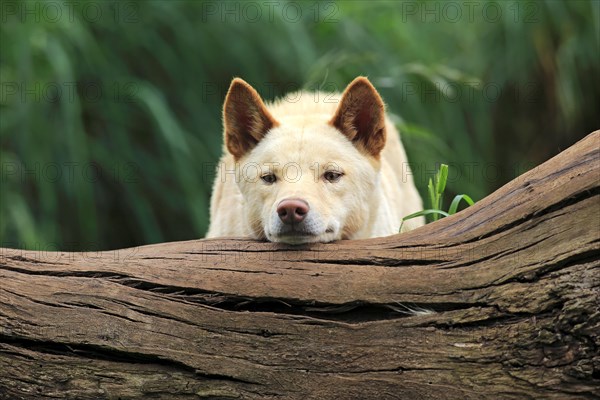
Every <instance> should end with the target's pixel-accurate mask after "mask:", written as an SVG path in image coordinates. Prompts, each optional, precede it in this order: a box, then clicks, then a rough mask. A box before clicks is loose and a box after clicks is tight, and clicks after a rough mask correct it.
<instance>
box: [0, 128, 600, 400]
mask: <svg viewBox="0 0 600 400" xmlns="http://www.w3.org/2000/svg"><path fill="white" fill-rule="evenodd" d="M599 187H600V132H599V131H596V132H594V133H592V134H590V135H588V136H587V137H586V138H585V139H583V140H582V141H580V142H579V143H577V144H576V145H574V146H573V147H571V148H569V149H567V150H565V151H563V152H562V153H561V154H559V155H558V156H556V157H554V158H553V159H551V160H549V161H547V162H546V163H544V164H542V165H540V166H539V167H537V168H535V169H533V170H531V171H529V172H527V173H525V174H524V175H522V176H520V177H519V178H517V179H515V180H514V181H512V182H510V183H509V184H507V185H506V186H504V187H502V188H501V189H499V190H498V191H496V192H495V193H493V194H492V195H490V196H488V197H487V198H485V199H483V200H481V201H480V202H478V203H477V204H476V205H475V206H472V207H470V208H468V209H466V210H465V211H462V212H460V213H458V214H456V215H454V216H451V217H448V218H445V219H443V220H441V221H438V222H436V223H433V224H430V225H427V226H425V227H422V228H420V229H418V230H416V231H412V232H409V233H406V234H402V235H395V236H390V237H386V238H378V239H370V240H362V241H342V242H337V243H332V244H318V245H311V246H303V247H292V246H286V245H279V244H272V243H261V242H253V241H248V240H241V239H234V238H231V239H219V240H195V241H187V242H175V243H163V244H158V245H152V246H144V247H138V248H132V249H123V250H117V251H109V252H96V253H66V252H44V251H24V250H15V249H0V399H11V400H12V399H38V398H39V399H49V398H61V399H62V398H68V399H148V398H164V399H188V398H189V399H238V398H239V399H271V398H273V399H274V398H277V399H456V398H461V399H484V398H488V399H499V398H503V399H504V398H506V399H523V398H530V399H539V398H547V399H565V398H572V399H591V398H597V396H600V389H599V388H600V355H599V350H598V349H599V348H600V347H599V346H600V343H599V342H600V311H599V303H600V300H599V299H600V273H599V272H600V271H599V270H600V268H599V266H600V257H599V255H600V228H599V227H600V197H599V194H600V190H599ZM414 311H421V312H418V313H415V312H414Z"/></svg>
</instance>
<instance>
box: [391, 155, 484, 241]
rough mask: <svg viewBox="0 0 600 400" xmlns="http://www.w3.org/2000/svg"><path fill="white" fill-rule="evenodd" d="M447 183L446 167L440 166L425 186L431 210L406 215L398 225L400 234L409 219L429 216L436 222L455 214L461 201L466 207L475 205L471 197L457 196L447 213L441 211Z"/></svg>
mask: <svg viewBox="0 0 600 400" xmlns="http://www.w3.org/2000/svg"><path fill="white" fill-rule="evenodd" d="M447 181H448V165H446V164H441V165H440V168H439V169H438V172H437V173H436V174H435V177H434V178H433V180H432V179H431V178H430V179H429V184H428V185H427V191H428V193H429V199H428V200H429V204H430V205H431V208H428V209H426V210H423V211H418V212H416V213H413V214H410V215H407V216H406V217H404V218H402V222H401V223H400V230H399V232H402V227H403V226H404V221H407V220H409V219H413V218H417V217H425V216H431V222H435V221H437V220H438V219H439V218H440V216H441V217H442V218H443V217H448V216H450V215H452V214H456V212H457V210H458V206H459V204H460V202H461V201H462V200H464V201H465V202H466V203H467V204H468V206H472V205H473V204H475V202H474V201H473V199H471V197H469V196H467V195H466V194H459V195H457V196H455V197H454V199H453V200H452V203H451V204H450V208H448V212H446V211H443V210H442V203H443V199H444V191H445V190H446V182H447Z"/></svg>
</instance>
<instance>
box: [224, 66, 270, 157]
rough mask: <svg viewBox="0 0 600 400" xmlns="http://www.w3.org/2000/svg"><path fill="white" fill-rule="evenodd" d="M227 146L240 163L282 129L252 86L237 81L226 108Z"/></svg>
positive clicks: (229, 95)
mask: <svg viewBox="0 0 600 400" xmlns="http://www.w3.org/2000/svg"><path fill="white" fill-rule="evenodd" d="M223 124H224V126H225V146H226V147H227V150H229V152H230V153H231V154H233V157H234V158H235V159H236V160H237V159H239V158H240V157H242V156H243V155H244V154H246V153H247V152H248V151H249V150H251V149H252V148H253V147H254V146H256V144H257V143H258V142H259V141H260V140H261V139H262V138H263V136H264V135H265V134H266V133H267V132H268V131H269V130H270V129H272V128H274V127H276V126H278V125H279V123H278V122H277V121H276V120H275V119H274V118H273V116H272V115H271V114H270V113H269V110H267V107H266V106H265V104H264V103H263V101H262V99H261V98H260V96H259V95H258V93H257V92H256V90H254V88H253V87H252V86H250V85H249V84H247V83H246V82H245V81H243V80H242V79H240V78H235V79H234V80H233V81H232V82H231V86H229V91H228V92H227V96H226V97H225V105H224V106H223Z"/></svg>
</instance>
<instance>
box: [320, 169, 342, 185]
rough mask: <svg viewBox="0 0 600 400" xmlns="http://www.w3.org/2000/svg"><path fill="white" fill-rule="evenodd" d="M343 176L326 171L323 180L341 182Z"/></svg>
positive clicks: (339, 173)
mask: <svg viewBox="0 0 600 400" xmlns="http://www.w3.org/2000/svg"><path fill="white" fill-rule="evenodd" d="M341 176H342V173H341V172H335V171H325V173H324V174H323V178H325V180H326V181H328V182H331V183H333V182H337V181H339V180H340V177H341Z"/></svg>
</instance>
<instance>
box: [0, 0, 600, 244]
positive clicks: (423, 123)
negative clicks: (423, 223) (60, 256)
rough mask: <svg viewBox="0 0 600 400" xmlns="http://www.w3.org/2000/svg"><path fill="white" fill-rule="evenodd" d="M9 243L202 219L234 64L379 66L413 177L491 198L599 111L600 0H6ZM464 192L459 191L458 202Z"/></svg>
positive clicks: (346, 71) (125, 234) (269, 92)
mask: <svg viewBox="0 0 600 400" xmlns="http://www.w3.org/2000/svg"><path fill="white" fill-rule="evenodd" d="M0 11H1V14H0V18H1V30H0V33H1V39H0V44H1V46H0V79H1V90H0V113H1V114H0V145H1V151H0V158H1V160H0V167H1V169H0V172H1V176H0V179H1V181H0V183H1V192H0V196H1V197H0V200H1V204H0V239H1V243H0V245H1V246H2V247H12V248H27V249H33V250H52V249H60V250H71V251H76V250H105V249H116V248H124V247H129V246H137V245H142V244H149V243H156V242H164V241H174V240H185V239H195V238H200V237H202V236H203V235H204V234H205V232H206V230H207V227H208V222H209V213H208V207H209V200H210V193H211V187H212V181H213V177H214V168H215V167H216V163H217V160H218V158H219V156H220V154H221V146H222V131H221V107H222V102H223V98H224V95H225V93H226V90H227V88H228V85H229V82H230V81H231V79H232V78H233V77H235V76H240V77H243V78H244V79H245V80H246V81H248V82H249V83H250V84H252V85H253V86H254V87H255V88H256V89H257V90H258V91H259V92H260V93H261V95H262V96H263V98H264V99H265V100H272V99H274V98H275V97H278V96H282V95H284V94H285V93H288V92H290V91H294V90H298V89H308V90H317V89H319V90H325V91H341V90H343V88H344V87H345V85H346V84H347V83H349V82H350V81H351V80H352V79H353V78H354V77H356V76H357V75H366V76H368V77H369V78H370V79H371V81H372V82H373V83H374V85H375V86H376V87H377V88H378V90H379V91H380V93H381V95H382V97H383V98H384V100H385V101H386V103H387V105H388V111H389V112H390V113H391V114H393V116H394V121H395V122H396V123H397V125H398V127H399V129H400V131H401V135H402V139H403V141H404V143H405V147H406V148H407V152H408V155H409V159H410V161H411V165H412V167H413V170H414V178H415V180H416V184H417V186H418V187H419V189H420V190H421V193H423V194H424V193H425V190H426V185H427V180H428V179H429V178H430V177H431V176H433V174H434V173H435V172H436V170H437V167H438V166H439V164H440V163H446V164H449V166H450V174H449V179H448V188H447V192H448V193H447V196H446V202H447V203H448V202H449V201H450V200H451V199H452V197H453V195H454V194H457V193H466V194H468V195H470V196H471V197H472V198H473V199H474V200H476V201H477V200H480V199H481V198H483V197H485V196H486V195H488V194H489V193H491V192H493V191H494V190H496V189H497V188H499V187H500V186H502V185H503V184H505V183H506V182H508V181H509V180H511V179H513V178H514V177H516V176H518V175H520V174H522V173H524V172H526V171H527V170H529V169H531V168H533V167H535V166H536V165H538V164H540V163H542V162H543V161H545V160H547V159H549V158H550V157H552V156H554V155H556V154H558V153H559V152H560V151H562V150H564V149H565V148H567V147H568V146H570V145H572V144H573V143H575V142H576V141H578V140H579V139H581V138H583V137H584V136H585V135H587V134H588V133H590V132H591V131H592V130H594V129H598V127H599V125H600V124H599V116H598V115H599V113H598V110H600V59H599V57H600V56H599V54H600V53H599V43H600V33H599V32H600V24H599V21H600V2H598V1H594V0H591V1H502V2H488V1H478V2H468V1H465V2H462V1H456V2H453V1H450V2H447V1H426V2H421V1H399V0H397V1H338V2H327V1H325V2H317V1H300V2H288V1H285V0H278V1H275V2H268V1H264V2H263V1H256V2H255V1H247V2H242V1H236V2H216V1H144V2H132V1H114V2H112V1H78V2H63V1H46V2H33V1H3V2H2V3H1V10H0ZM446 206H447V204H446Z"/></svg>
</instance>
